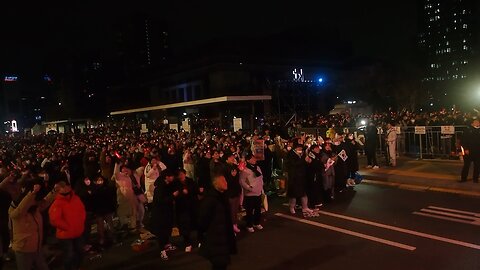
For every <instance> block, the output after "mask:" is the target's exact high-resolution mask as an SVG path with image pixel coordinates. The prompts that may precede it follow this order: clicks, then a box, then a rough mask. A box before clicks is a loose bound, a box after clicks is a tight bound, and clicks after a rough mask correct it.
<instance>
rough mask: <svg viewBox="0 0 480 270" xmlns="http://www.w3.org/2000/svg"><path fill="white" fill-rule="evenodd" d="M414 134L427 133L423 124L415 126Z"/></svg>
mask: <svg viewBox="0 0 480 270" xmlns="http://www.w3.org/2000/svg"><path fill="white" fill-rule="evenodd" d="M415 134H420V135H422V134H427V132H426V129H425V126H418V127H415Z"/></svg>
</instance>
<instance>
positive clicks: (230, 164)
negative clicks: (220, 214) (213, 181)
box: [224, 152, 242, 233]
mask: <svg viewBox="0 0 480 270" xmlns="http://www.w3.org/2000/svg"><path fill="white" fill-rule="evenodd" d="M225 156H226V157H227V160H226V166H225V167H226V171H225V173H224V176H225V178H226V179H227V184H228V189H227V191H226V194H227V197H228V201H229V202H230V212H231V214H232V223H233V231H234V232H235V233H239V232H240V229H239V228H238V225H237V223H238V211H239V210H240V196H241V195H242V187H241V186H240V174H239V172H238V171H239V169H238V166H237V161H236V159H235V153H233V152H228V153H227V154H225Z"/></svg>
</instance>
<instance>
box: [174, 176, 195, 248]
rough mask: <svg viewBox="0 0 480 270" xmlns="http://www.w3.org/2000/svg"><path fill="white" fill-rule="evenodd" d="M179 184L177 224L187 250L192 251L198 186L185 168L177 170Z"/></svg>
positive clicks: (176, 206)
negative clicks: (188, 175) (191, 236)
mask: <svg viewBox="0 0 480 270" xmlns="http://www.w3.org/2000/svg"><path fill="white" fill-rule="evenodd" d="M176 181H177V185H178V187H179V192H180V193H179V195H178V197H177V198H176V199H175V210H176V217H177V225H178V229H179V231H180V235H181V236H182V237H183V240H184V242H185V252H191V251H192V240H191V238H190V235H191V233H192V230H193V228H194V227H195V225H194V222H195V210H196V209H197V206H198V203H197V202H198V197H197V195H198V188H197V185H196V184H195V182H194V181H193V180H192V179H190V178H188V177H187V172H186V171H185V170H184V169H180V170H178V171H177V180H176Z"/></svg>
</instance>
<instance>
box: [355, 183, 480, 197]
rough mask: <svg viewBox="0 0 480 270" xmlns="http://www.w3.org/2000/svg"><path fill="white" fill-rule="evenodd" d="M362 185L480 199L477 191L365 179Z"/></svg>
mask: <svg viewBox="0 0 480 270" xmlns="http://www.w3.org/2000/svg"><path fill="white" fill-rule="evenodd" d="M362 183H366V184H370V185H380V186H389V187H396V188H400V189H406V190H414V191H433V192H442V193H449V194H456V195H461V196H469V197H480V192H477V191H465V190H458V189H450V188H441V187H429V186H421V185H411V184H402V183H396V182H385V181H377V180H368V179H364V180H363V181H362Z"/></svg>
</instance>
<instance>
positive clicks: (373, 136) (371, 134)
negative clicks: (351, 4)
mask: <svg viewBox="0 0 480 270" xmlns="http://www.w3.org/2000/svg"><path fill="white" fill-rule="evenodd" d="M365 135H366V138H365V154H367V169H370V168H373V169H378V163H377V145H378V130H377V127H376V126H375V124H374V123H373V122H370V123H368V127H367V130H366V134H365Z"/></svg>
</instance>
